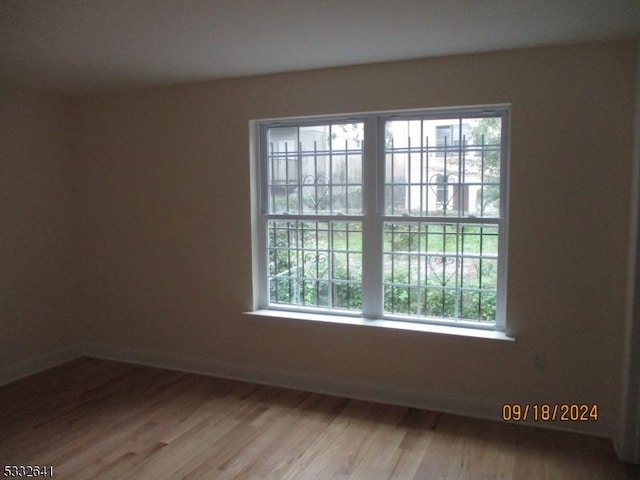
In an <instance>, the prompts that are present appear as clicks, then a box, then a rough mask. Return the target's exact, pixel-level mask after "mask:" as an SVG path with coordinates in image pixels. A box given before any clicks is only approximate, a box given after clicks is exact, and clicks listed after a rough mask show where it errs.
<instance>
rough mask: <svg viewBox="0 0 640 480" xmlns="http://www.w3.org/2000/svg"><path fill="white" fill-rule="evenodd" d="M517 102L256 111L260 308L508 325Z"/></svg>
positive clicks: (498, 326)
mask: <svg viewBox="0 0 640 480" xmlns="http://www.w3.org/2000/svg"><path fill="white" fill-rule="evenodd" d="M507 114H508V110H507V108H506V107H491V108H488V107H485V108H470V109H456V110H444V111H443V110H438V111H421V112H415V111H411V112H393V113H384V114H363V115H356V116H351V117H348V118H345V117H321V118H318V119H293V120H278V121H266V122H259V127H260V128H259V146H258V155H257V160H258V165H257V169H256V171H257V182H256V187H257V188H258V191H259V194H258V195H257V196H256V198H257V202H258V205H256V208H257V210H256V211H257V212H258V215H257V222H256V225H255V227H254V228H256V231H255V232H254V233H255V236H256V241H257V245H258V247H257V249H256V250H257V252H258V254H257V256H258V259H257V260H258V261H257V262H256V264H257V265H258V268H257V271H256V272H255V275H256V276H257V277H258V282H257V283H256V284H257V285H259V288H258V290H259V291H258V292H256V293H257V296H258V302H257V303H258V304H259V306H260V307H261V308H269V309H285V310H298V311H308V312H313V313H327V314H331V315H361V316H363V317H365V318H375V319H393V320H399V321H414V322H426V323H445V324H457V325H464V326H475V327H486V328H502V327H503V326H504V311H505V280H506V270H505V266H506V207H507V205H506V203H507V198H506V178H507V175H506V165H507V158H506V153H507V149H506V145H507V124H508V122H507V120H508V119H507Z"/></svg>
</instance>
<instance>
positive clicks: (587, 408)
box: [502, 403, 599, 422]
mask: <svg viewBox="0 0 640 480" xmlns="http://www.w3.org/2000/svg"><path fill="white" fill-rule="evenodd" d="M598 416H599V413H598V404H597V403H595V404H593V405H589V404H585V403H505V404H504V405H502V420H503V421H504V422H526V421H534V422H555V421H556V420H557V421H560V422H596V421H598Z"/></svg>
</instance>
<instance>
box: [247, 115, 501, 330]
mask: <svg viewBox="0 0 640 480" xmlns="http://www.w3.org/2000/svg"><path fill="white" fill-rule="evenodd" d="M483 115H484V116H499V117H500V118H501V156H500V162H501V163H500V215H499V217H493V218H491V219H490V220H491V222H492V223H496V224H497V225H498V226H499V230H500V234H499V236H498V284H497V290H496V295H497V300H496V320H495V323H492V322H486V323H485V322H480V321H466V320H462V319H457V320H449V319H442V318H438V317H433V318H432V317H429V318H420V319H416V318H413V317H409V316H407V317H404V316H398V315H389V314H384V313H383V309H384V304H383V295H382V282H383V280H382V271H383V261H382V256H383V255H382V250H383V247H382V246H383V224H384V222H385V221H396V222H397V221H402V217H398V216H385V214H384V177H385V161H384V152H385V131H384V129H385V122H386V121H388V120H398V119H402V120H405V119H414V118H415V119H418V118H424V117H425V116H428V117H429V119H438V118H443V119H445V118H446V119H450V118H452V117H454V116H455V117H460V118H464V117H469V118H477V117H479V116H483ZM321 122H326V123H340V122H362V123H364V144H363V173H362V175H363V187H362V188H363V214H362V216H358V215H355V216H353V215H348V216H345V217H337V218H332V220H334V221H345V222H346V221H348V220H349V219H351V218H356V217H357V221H361V222H362V224H363V246H362V248H363V266H362V268H363V274H362V277H363V285H362V291H363V310H362V313H359V312H352V311H347V310H345V311H342V310H341V311H340V312H336V311H335V310H330V311H325V310H324V309H322V308H314V307H309V308H301V307H299V306H295V305H292V306H288V305H284V304H277V305H273V304H270V303H269V287H268V261H267V221H268V219H269V218H270V216H269V214H268V213H267V205H268V192H267V175H266V172H265V169H266V168H267V166H266V164H265V163H266V162H265V159H266V155H265V154H264V152H266V130H267V129H268V128H269V127H274V126H277V127H286V126H289V125H290V126H296V127H302V126H308V125H317V124H318V123H321ZM509 123H510V106H509V105H504V104H503V105H486V106H479V107H478V106H476V107H455V108H440V109H420V110H401V111H388V112H369V113H362V114H353V115H330V116H314V117H291V118H279V119H265V120H254V121H251V122H250V131H251V144H250V153H251V176H252V183H251V186H252V192H251V193H252V199H251V203H252V242H253V258H252V260H253V272H252V273H253V310H254V312H255V311H261V312H268V311H270V312H272V313H271V314H268V316H274V315H277V314H278V312H282V313H283V316H285V317H287V318H295V316H296V315H298V314H299V315H300V318H303V317H304V316H305V314H309V315H307V316H309V317H310V316H314V317H315V316H317V317H318V318H320V316H319V315H317V314H320V315H321V318H323V321H332V320H335V321H337V322H339V323H340V322H341V318H342V319H344V320H346V323H353V321H352V320H348V319H349V318H351V319H353V318H354V317H356V318H358V317H360V319H361V320H362V321H364V323H365V324H366V322H367V321H369V322H372V324H374V323H375V322H379V321H381V320H389V321H393V322H399V326H400V328H402V329H405V327H406V324H411V323H419V324H427V325H429V324H430V325H434V326H436V327H437V326H439V325H441V326H445V327H463V328H471V329H480V330H497V331H501V332H502V331H504V330H505V326H506V318H505V316H506V299H507V296H506V293H507V291H506V290H507V288H506V286H507V268H506V266H507V237H508V197H509V195H508V188H509V182H508V178H509V171H508V165H509V138H510V135H509V126H510V125H509ZM271 217H272V216H271ZM300 217H304V215H292V216H291V220H296V219H300ZM310 220H311V221H313V220H312V219H310ZM438 220H439V221H446V220H447V218H446V217H444V218H440V217H430V220H429V221H433V222H437V221H438ZM469 220H470V221H471V222H474V221H478V222H480V223H481V220H482V219H474V218H473V217H470V219H469ZM364 259H366V260H364ZM324 319H326V320H324Z"/></svg>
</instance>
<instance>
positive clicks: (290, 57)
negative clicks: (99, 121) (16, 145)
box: [0, 0, 640, 92]
mask: <svg viewBox="0 0 640 480" xmlns="http://www.w3.org/2000/svg"><path fill="white" fill-rule="evenodd" d="M638 35H640V0H395V1H393V0H384V1H383V0H313V1H309V0H0V81H5V82H10V83H17V84H19V85H22V86H25V87H28V88H35V89H39V90H47V91H66V92H72V91H96V90H104V89H114V88H124V87H131V86H140V85H158V84H170V83H178V82H189V81H196V80H205V79H212V78H223V77H235V76H244V75H253V74H259V73H272V72H282V71H291V70H303V69H309V68H318V67H329V66H337V65H347V64H358V63H369V62H377V61H387V60H400V59H409V58H418V57H428V56H440V55H450V54H458V53H470V52H480V51H489V50H502V49H510V48H519V47H530V46H542V45H551V44H561V43H576V42H584V41H593V40H607V39H615V38H625V37H627V38H628V37H633V36H638Z"/></svg>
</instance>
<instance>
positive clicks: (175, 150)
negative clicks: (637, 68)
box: [42, 42, 635, 421]
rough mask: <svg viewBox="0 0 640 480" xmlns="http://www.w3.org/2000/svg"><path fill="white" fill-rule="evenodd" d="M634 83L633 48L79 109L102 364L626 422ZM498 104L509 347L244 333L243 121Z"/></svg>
mask: <svg viewBox="0 0 640 480" xmlns="http://www.w3.org/2000/svg"><path fill="white" fill-rule="evenodd" d="M634 65H635V44H634V43H633V42H615V43H605V44H593V45H580V46H572V47H561V48H548V49H533V50H522V51H509V52H501V53H490V54H482V55H471V56H460V57H448V58H437V59H428V60H420V61H410V62H398V63H389V64H376V65H368V66H357V67H348V68H336V69H328V70H319V71H311V72H302V73H291V74H283V75H271V76H261V77H252V78H245V79H237V80H228V81H218V82H209V83H202V84H196V85H189V86H180V87H172V88H155V89H142V90H135V91H128V92H121V93H112V94H102V95H90V96H83V97H77V98H75V99H73V100H72V101H71V108H72V117H71V118H72V138H73V139H74V145H75V154H74V156H73V159H72V162H73V165H72V167H73V170H74V172H76V182H77V183H76V186H77V188H78V192H77V193H78V195H79V199H80V203H79V205H80V211H79V216H78V220H79V223H78V225H79V228H80V238H81V239H82V250H81V254H82V270H81V273H80V277H79V279H80V281H81V284H82V286H83V290H82V294H81V295H80V297H79V298H80V299H81V301H82V318H83V321H84V323H83V325H82V328H83V331H85V332H86V335H87V338H88V339H89V340H91V341H92V342H96V343H98V344H101V345H108V346H115V347H119V348H122V347H127V348H133V349H146V350H150V351H156V352H161V353H163V354H167V355H177V356H192V357H196V358H201V359H209V360H215V361H224V362H236V363H239V364H249V365H260V366H263V367H268V368H281V369H286V370H289V371H292V372H296V373H300V374H304V375H319V376H328V377H334V378H342V379H346V380H349V379H353V380H358V381H364V382H373V383H375V384H378V385H386V386H392V387H397V388H400V389H415V390H419V391H425V392H432V393H433V394H441V395H452V396H459V397H464V398H472V399H478V400H486V401H488V402H493V403H496V404H499V403H502V402H510V401H521V402H524V401H527V402H536V401H546V402H580V403H598V404H599V405H600V409H601V413H602V415H603V417H605V418H606V419H608V420H610V421H612V420H615V418H616V416H617V415H618V410H619V405H620V390H621V387H620V385H621V381H622V377H621V368H620V366H621V362H622V357H621V352H622V345H623V331H624V305H625V298H624V294H625V271H626V269H625V264H626V262H627V261H628V258H627V252H628V248H627V244H628V238H629V231H628V218H629V203H630V198H631V197H630V188H631V187H630V178H629V177H630V173H631V164H632V120H633V95H634V91H633V78H634ZM491 103H511V104H512V129H511V134H512V135H511V178H510V189H511V198H510V226H509V248H510V252H509V279H508V308H507V322H508V330H509V332H510V333H512V334H513V335H515V336H516V338H517V342H516V345H515V347H514V348H494V347H492V346H491V345H489V346H486V345H484V346H483V345H480V346H475V345H473V344H469V343H455V344H450V343H447V342H444V341H442V342H440V341H431V340H429V339H427V338H426V337H424V336H416V337H410V336H409V337H407V336H404V337H403V336H392V337H388V336H385V335H381V334H377V333H372V332H371V331H363V330H361V329H357V328H348V327H344V326H340V325H328V326H327V327H326V329H317V328H314V329H311V328H306V327H305V326H294V327H292V326H291V324H290V323H279V322H277V321H269V322H267V323H264V324H262V323H260V322H259V321H258V320H256V319H252V318H248V317H246V316H243V315H242V314H241V312H243V311H245V310H248V309H249V308H250V306H251V298H252V297H251V259H250V255H249V252H250V250H251V224H250V211H251V206H250V187H249V155H248V151H249V137H248V125H249V121H250V120H252V119H260V118H271V117H281V116H295V115H316V114H329V113H344V112H361V111H370V110H385V109H402V108H422V107H442V106H459V105H476V104H491ZM42 321H43V322H44V320H42ZM535 353H540V354H544V355H545V358H546V361H545V366H544V368H542V369H536V368H535V367H534V365H533V361H532V356H533V355H534V354H535Z"/></svg>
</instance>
